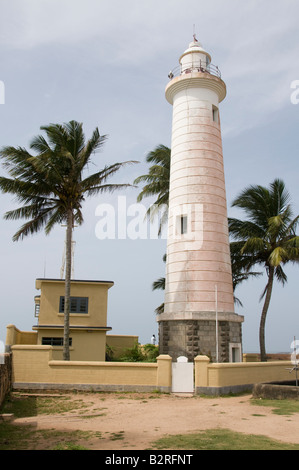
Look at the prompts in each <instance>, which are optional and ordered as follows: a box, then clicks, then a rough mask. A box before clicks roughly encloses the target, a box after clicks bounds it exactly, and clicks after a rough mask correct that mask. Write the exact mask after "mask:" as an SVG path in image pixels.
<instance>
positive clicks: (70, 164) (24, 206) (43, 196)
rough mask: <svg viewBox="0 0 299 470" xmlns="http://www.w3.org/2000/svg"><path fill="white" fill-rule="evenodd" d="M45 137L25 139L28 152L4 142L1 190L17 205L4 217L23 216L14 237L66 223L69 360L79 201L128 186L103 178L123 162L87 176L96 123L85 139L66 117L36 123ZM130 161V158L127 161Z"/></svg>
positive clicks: (98, 140) (100, 139) (97, 142)
mask: <svg viewBox="0 0 299 470" xmlns="http://www.w3.org/2000/svg"><path fill="white" fill-rule="evenodd" d="M41 130H42V131H45V133H46V137H47V139H46V138H45V137H44V136H42V135H38V136H36V137H34V138H33V140H32V141H31V143H30V148H31V150H33V151H35V152H37V155H31V154H30V153H29V152H28V151H27V150H26V149H25V148H21V147H12V146H9V147H4V148H3V149H1V151H0V157H1V158H2V161H3V165H4V168H5V169H6V170H7V172H8V174H9V175H10V176H11V178H7V177H0V190H2V191H3V192H4V193H10V194H14V195H16V198H17V201H18V202H19V203H20V204H21V206H20V207H19V208H17V209H14V210H11V211H9V212H7V213H6V214H5V215H4V217H5V219H7V220H17V219H26V220H27V221H26V223H25V224H24V225H23V226H22V227H21V228H20V229H19V230H18V231H17V232H16V233H15V235H14V236H13V240H14V241H17V240H19V239H23V238H24V237H25V236H27V235H29V234H34V233H35V232H38V231H39V230H40V229H42V228H43V227H44V228H45V233H46V234H48V233H49V232H50V231H51V230H52V228H53V227H54V225H56V224H62V223H66V226H67V228H66V264H65V265H66V269H65V305H64V342H63V344H64V350H63V359H64V360H69V359H70V353H69V314H70V285H71V247H72V231H73V227H74V224H78V225H81V224H82V223H83V214H82V203H83V201H84V200H85V198H86V197H88V196H93V195H95V194H98V193H102V192H106V191H114V190H116V189H119V188H124V187H127V186H130V185H128V184H109V183H107V180H108V179H109V178H110V177H111V176H113V175H114V174H115V173H116V172H117V171H118V170H119V169H120V168H121V167H122V166H123V165H124V164H125V163H129V162H122V163H114V164H113V165H110V166H105V167H104V168H103V169H101V170H100V171H98V172H96V173H94V174H91V175H90V176H86V175H85V172H86V170H87V169H88V166H89V164H90V163H91V157H92V155H93V154H94V153H95V152H96V151H97V150H99V149H100V148H101V147H102V146H103V144H104V142H105V140H106V136H105V135H103V136H101V135H100V133H99V130H98V128H96V129H95V130H94V131H93V133H92V136H91V138H90V139H89V140H87V141H86V140H85V136H84V133H83V125H82V124H81V123H78V122H76V121H70V122H69V123H65V124H63V125H60V124H50V125H48V126H43V127H41ZM130 163H131V162H130Z"/></svg>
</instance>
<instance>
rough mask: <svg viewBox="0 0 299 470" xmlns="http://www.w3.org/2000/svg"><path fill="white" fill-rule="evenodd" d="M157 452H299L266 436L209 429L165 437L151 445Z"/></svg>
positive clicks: (289, 445) (292, 446)
mask: <svg viewBox="0 0 299 470" xmlns="http://www.w3.org/2000/svg"><path fill="white" fill-rule="evenodd" d="M152 449H158V450H162V449H163V450H167V449H173V450H299V445H295V444H285V443H282V442H279V441H275V440H273V439H269V438H268V437H266V436H256V435H253V434H243V433H237V432H233V431H230V430H228V429H210V430H207V431H202V432H198V433H194V434H178V435H174V436H167V437H164V438H162V439H159V440H157V441H155V442H154V443H153V447H152Z"/></svg>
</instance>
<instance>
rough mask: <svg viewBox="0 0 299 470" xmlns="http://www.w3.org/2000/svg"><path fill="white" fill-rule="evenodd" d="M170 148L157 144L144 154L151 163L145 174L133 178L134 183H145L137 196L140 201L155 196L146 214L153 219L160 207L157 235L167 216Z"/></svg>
mask: <svg viewBox="0 0 299 470" xmlns="http://www.w3.org/2000/svg"><path fill="white" fill-rule="evenodd" d="M170 153H171V151H170V148H168V147H166V146H165V145H158V146H157V147H156V148H155V149H154V150H152V151H151V152H149V153H148V154H147V156H146V162H147V163H153V165H152V166H151V167H150V168H149V172H148V174H147V175H141V176H139V177H138V178H136V179H135V181H134V184H136V185H138V184H139V183H146V184H145V186H144V187H143V189H142V191H141V192H140V194H139V195H138V197H137V201H138V202H140V201H142V200H143V199H144V198H145V197H151V196H157V199H156V201H155V202H154V203H153V204H152V205H151V206H150V207H149V209H148V210H147V215H148V216H149V217H150V218H151V220H153V218H154V217H155V216H157V215H158V213H159V211H160V210H161V209H162V216H161V222H160V225H159V235H160V234H161V230H162V227H163V225H164V224H165V223H166V221H167V216H168V200H169V178H170Z"/></svg>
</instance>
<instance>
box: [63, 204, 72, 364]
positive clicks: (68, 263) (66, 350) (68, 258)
mask: <svg viewBox="0 0 299 470" xmlns="http://www.w3.org/2000/svg"><path fill="white" fill-rule="evenodd" d="M72 232H73V211H72V209H68V213H67V227H66V250H65V251H66V255H65V295H64V337H63V360H64V361H69V360H70V345H69V337H70V297H71V270H72Z"/></svg>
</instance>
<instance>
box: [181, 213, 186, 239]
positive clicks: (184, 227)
mask: <svg viewBox="0 0 299 470" xmlns="http://www.w3.org/2000/svg"><path fill="white" fill-rule="evenodd" d="M184 233H187V216H186V215H182V216H181V235H183V234H184Z"/></svg>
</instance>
